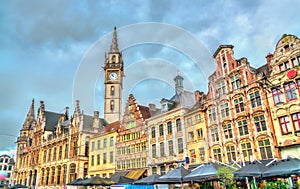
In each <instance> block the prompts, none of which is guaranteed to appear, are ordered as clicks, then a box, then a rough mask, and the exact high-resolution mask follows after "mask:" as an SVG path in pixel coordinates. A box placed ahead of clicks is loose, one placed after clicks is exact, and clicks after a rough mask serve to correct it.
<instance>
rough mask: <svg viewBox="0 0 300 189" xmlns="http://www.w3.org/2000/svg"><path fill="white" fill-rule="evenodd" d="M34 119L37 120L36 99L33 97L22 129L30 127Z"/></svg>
mask: <svg viewBox="0 0 300 189" xmlns="http://www.w3.org/2000/svg"><path fill="white" fill-rule="evenodd" d="M34 120H35V118H34V99H32V102H31V106H30V108H29V110H28V113H27V116H26V119H25V122H24V124H23V128H22V129H30V128H31V125H32V123H33V122H34Z"/></svg>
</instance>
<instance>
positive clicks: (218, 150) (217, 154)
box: [213, 147, 222, 162]
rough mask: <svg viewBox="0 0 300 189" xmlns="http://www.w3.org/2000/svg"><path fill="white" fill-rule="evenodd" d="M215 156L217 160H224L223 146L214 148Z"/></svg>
mask: <svg viewBox="0 0 300 189" xmlns="http://www.w3.org/2000/svg"><path fill="white" fill-rule="evenodd" d="M213 156H214V159H215V160H217V161H220V162H222V153H221V148H218V147H215V148H213Z"/></svg>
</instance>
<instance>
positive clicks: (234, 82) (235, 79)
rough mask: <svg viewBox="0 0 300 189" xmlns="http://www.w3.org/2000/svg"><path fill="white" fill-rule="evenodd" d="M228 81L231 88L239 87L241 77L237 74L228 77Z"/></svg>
mask: <svg viewBox="0 0 300 189" xmlns="http://www.w3.org/2000/svg"><path fill="white" fill-rule="evenodd" d="M230 82H231V87H232V90H236V89H239V88H241V79H240V75H239V74H236V75H234V76H232V77H230Z"/></svg>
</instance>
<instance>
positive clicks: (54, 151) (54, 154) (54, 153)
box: [53, 147, 56, 161]
mask: <svg viewBox="0 0 300 189" xmlns="http://www.w3.org/2000/svg"><path fill="white" fill-rule="evenodd" d="M53 161H56V147H55V148H54V150H53Z"/></svg>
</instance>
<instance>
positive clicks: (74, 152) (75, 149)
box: [73, 141, 77, 157]
mask: <svg viewBox="0 0 300 189" xmlns="http://www.w3.org/2000/svg"><path fill="white" fill-rule="evenodd" d="M76 156H77V142H76V141H75V142H74V143H73V157H76Z"/></svg>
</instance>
